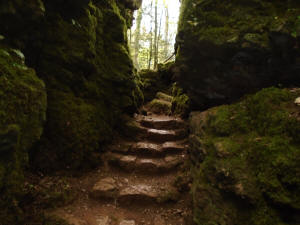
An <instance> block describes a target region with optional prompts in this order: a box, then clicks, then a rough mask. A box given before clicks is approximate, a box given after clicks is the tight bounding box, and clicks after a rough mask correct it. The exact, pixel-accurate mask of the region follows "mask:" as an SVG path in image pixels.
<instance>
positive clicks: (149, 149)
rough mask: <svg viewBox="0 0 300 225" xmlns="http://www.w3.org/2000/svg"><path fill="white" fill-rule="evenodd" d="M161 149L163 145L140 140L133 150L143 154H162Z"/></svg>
mask: <svg viewBox="0 0 300 225" xmlns="http://www.w3.org/2000/svg"><path fill="white" fill-rule="evenodd" d="M161 150H162V149H161V146H160V145H158V144H155V143H148V142H138V143H136V144H135V145H134V146H133V147H132V149H131V152H133V153H136V154H143V155H156V154H160V153H161Z"/></svg>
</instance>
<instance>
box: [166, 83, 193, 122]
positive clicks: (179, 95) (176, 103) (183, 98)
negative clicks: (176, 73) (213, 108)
mask: <svg viewBox="0 0 300 225" xmlns="http://www.w3.org/2000/svg"><path fill="white" fill-rule="evenodd" d="M172 96H173V98H172V108H171V111H172V113H173V114H174V115H179V116H182V117H186V116H187V115H188V113H189V112H190V111H189V110H190V99H189V97H188V96H187V95H186V94H184V93H183V90H182V88H180V87H178V85H177V84H176V83H174V84H173V87H172Z"/></svg>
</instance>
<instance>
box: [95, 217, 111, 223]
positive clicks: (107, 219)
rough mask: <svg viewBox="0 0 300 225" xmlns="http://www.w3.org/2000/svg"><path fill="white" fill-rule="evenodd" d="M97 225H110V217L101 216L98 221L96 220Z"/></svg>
mask: <svg viewBox="0 0 300 225" xmlns="http://www.w3.org/2000/svg"><path fill="white" fill-rule="evenodd" d="M96 222H97V225H109V224H110V218H109V217H108V216H101V217H99V218H98V219H96Z"/></svg>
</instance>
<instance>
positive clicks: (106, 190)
mask: <svg viewBox="0 0 300 225" xmlns="http://www.w3.org/2000/svg"><path fill="white" fill-rule="evenodd" d="M117 192H118V185H117V182H116V180H115V179H113V178H111V177H107V178H103V179H101V180H100V181H98V182H97V183H96V184H95V185H94V186H93V188H92V191H91V193H90V195H91V196H92V197H93V198H101V197H103V198H114V197H115V196H116V194H117Z"/></svg>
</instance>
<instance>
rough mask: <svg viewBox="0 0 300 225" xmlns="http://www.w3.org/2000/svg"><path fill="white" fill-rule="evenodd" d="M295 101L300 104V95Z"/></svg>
mask: <svg viewBox="0 0 300 225" xmlns="http://www.w3.org/2000/svg"><path fill="white" fill-rule="evenodd" d="M294 103H295V104H296V105H298V106H300V97H298V98H296V99H295V102H294Z"/></svg>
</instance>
